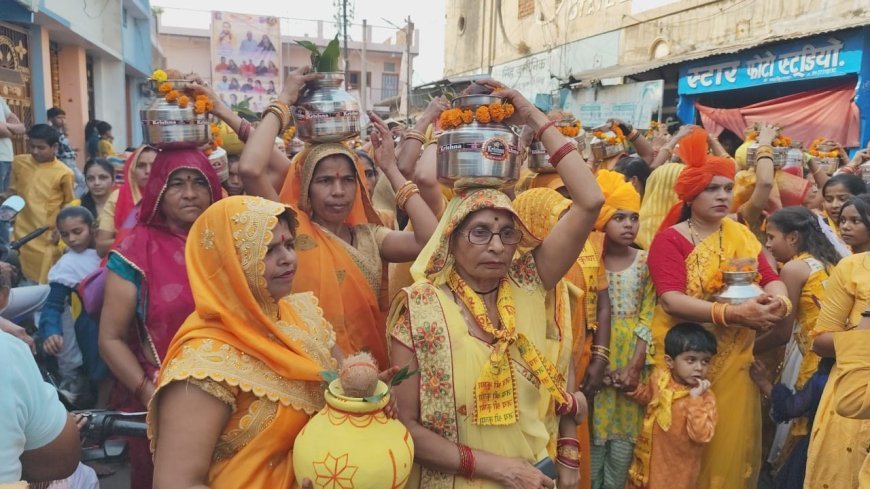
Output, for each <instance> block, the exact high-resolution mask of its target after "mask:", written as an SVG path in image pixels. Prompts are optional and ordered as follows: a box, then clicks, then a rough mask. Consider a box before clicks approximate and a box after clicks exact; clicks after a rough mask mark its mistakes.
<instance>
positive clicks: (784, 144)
mask: <svg viewBox="0 0 870 489" xmlns="http://www.w3.org/2000/svg"><path fill="white" fill-rule="evenodd" d="M773 147H774V148H790V147H791V138H790V137H788V136H786V135H785V134H780V135H779V136H777V137H775V138H773Z"/></svg>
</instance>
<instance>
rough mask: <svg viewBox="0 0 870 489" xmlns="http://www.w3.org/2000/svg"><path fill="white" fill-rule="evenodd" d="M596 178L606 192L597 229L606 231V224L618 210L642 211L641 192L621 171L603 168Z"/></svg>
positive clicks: (604, 192) (597, 220) (596, 225)
mask: <svg viewBox="0 0 870 489" xmlns="http://www.w3.org/2000/svg"><path fill="white" fill-rule="evenodd" d="M595 180H597V181H598V186H599V187H601V192H602V193H603V194H604V205H603V206H601V212H599V213H598V219H596V220H595V230H596V231H604V226H606V225H607V222H608V221H610V218H611V217H613V215H614V214H616V212H617V211H620V210H623V211H631V212H640V194H639V193H637V190H635V189H634V186H633V185H632V184H630V183H629V182H626V181H625V177H624V176H623V175H622V174H621V173H617V172H615V171H612V170H605V169H601V170H598V172H597V173H596V174H595Z"/></svg>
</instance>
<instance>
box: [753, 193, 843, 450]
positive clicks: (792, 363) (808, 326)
mask: <svg viewBox="0 0 870 489" xmlns="http://www.w3.org/2000/svg"><path fill="white" fill-rule="evenodd" d="M766 233H767V243H766V245H765V246H766V247H767V249H768V250H769V251H770V253H771V254H772V255H773V256H774V258H775V259H776V261H777V262H780V263H784V265H783V267H782V269H781V270H780V278H781V279H782V281H783V282H784V283H785V285H786V287H787V288H788V293H789V299H791V301H792V304H794V305H795V306H794V311H792V319H793V320H792V321H787V322H784V323H782V324H788V325H792V324H794V327H793V328H788V329H785V328H780V329H776V330H773V331H771V332H769V333H766V334H763V335H761V336H760V337H759V338H758V339H757V340H756V343H755V354H756V356H758V355H760V354H762V353H764V352H766V351H769V350H771V349H773V348H776V347H777V346H779V345H782V344H783V343H786V342H788V346H787V347H786V354H785V362H784V366H783V369H782V375H781V378H780V383H782V384H784V385H785V386H786V387H788V388H793V389H796V390H800V389H802V388H803V387H804V385H805V384H806V383H807V381H809V379H810V377H812V375H813V374H814V373H815V372H816V370H817V368H818V364H819V357H818V355H816V354H815V353H813V352H812V350H811V344H810V341H811V339H810V332H811V331H812V330H813V328H814V327H815V326H816V319H817V318H818V316H819V310H820V309H821V304H822V301H823V300H824V298H825V283H826V282H827V280H828V276H829V274H830V272H831V270H832V269H833V268H834V266H835V265H836V264H837V262H838V261H839V260H840V255H839V253H838V252H837V250H836V249H834V246H833V245H832V244H831V242H830V241H829V240H828V239H827V238H826V236H825V234H824V232H823V231H822V228H821V225H820V223H819V221H818V218H817V216H816V215H815V214H814V213H813V212H812V211H810V210H808V209H806V208H803V207H788V208H785V209H781V210H779V211H777V212H776V213H774V214H773V215H771V216H770V217H769V218H768V220H767V228H766ZM789 338H791V339H790V340H789ZM808 421H809V420H808V419H807V418H806V417H799V418H797V419H795V420H794V421H792V423H791V427H790V428H789V426H782V428H779V429H778V433H779V435H778V439H779V442H774V449H773V450H771V456H770V457H769V459H770V460H771V461H775V460H778V461H783V460H785V459H786V457H787V456H788V452H789V451H790V447H792V446H794V444H795V443H796V442H798V441H800V440H799V438H802V437H805V436H807V435H808V434H809V431H808V428H807V426H808ZM786 437H788V438H789V439H788V440H787V441H786ZM783 442H784V447H785V448H783V450H782V452H780V450H779V449H780V448H782V447H783ZM804 455H805V454H804Z"/></svg>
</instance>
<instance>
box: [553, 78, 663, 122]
mask: <svg viewBox="0 0 870 489" xmlns="http://www.w3.org/2000/svg"><path fill="white" fill-rule="evenodd" d="M663 94H664V81H662V80H651V81H644V82H637V83H626V84H625V85H616V86H612V87H595V88H581V89H578V90H574V91H572V92H571V93H570V94H569V95H568V97H567V98H566V99H565V102H564V108H565V110H568V111H570V112H571V113H572V114H574V115H575V116H576V117H578V118H579V119H580V120H581V121H582V122H583V125H584V126H586V127H595V126H599V125H601V124H604V123H605V122H607V120H608V119H610V118H616V119H621V120H623V121H625V122H627V123H629V124H631V125H633V126H634V127H637V128H640V129H647V128H648V127H649V125H650V124H649V123H650V121H651V120H653V119H655V118H656V116H657V115H660V114H661V111H662V96H663Z"/></svg>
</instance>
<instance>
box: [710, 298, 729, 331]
mask: <svg viewBox="0 0 870 489" xmlns="http://www.w3.org/2000/svg"><path fill="white" fill-rule="evenodd" d="M727 309H728V304H726V303H723V302H714V303H713V307H712V308H711V309H710V319H711V320H712V322H713V324H715V325H716V326H721V327H723V328H726V327H728V321H726V320H725V311H726V310H727Z"/></svg>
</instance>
